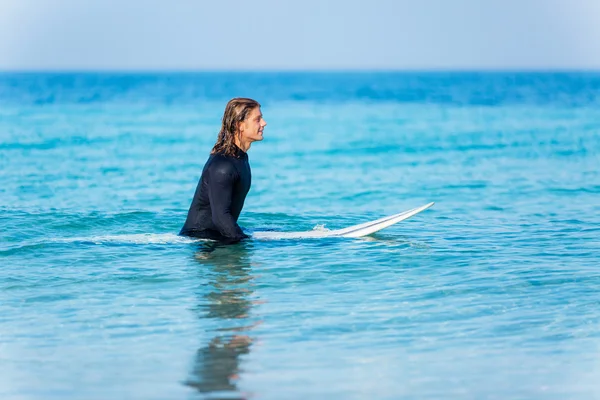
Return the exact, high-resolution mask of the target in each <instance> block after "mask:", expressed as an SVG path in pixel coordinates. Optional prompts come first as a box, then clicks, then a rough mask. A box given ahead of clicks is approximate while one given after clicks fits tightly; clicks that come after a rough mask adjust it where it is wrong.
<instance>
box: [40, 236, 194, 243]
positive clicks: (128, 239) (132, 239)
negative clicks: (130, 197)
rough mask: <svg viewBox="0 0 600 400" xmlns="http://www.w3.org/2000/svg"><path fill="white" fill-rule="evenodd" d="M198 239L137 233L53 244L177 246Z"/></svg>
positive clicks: (77, 238) (68, 240)
mask: <svg viewBox="0 0 600 400" xmlns="http://www.w3.org/2000/svg"><path fill="white" fill-rule="evenodd" d="M198 240H199V239H194V238H188V237H184V236H179V235H175V234H173V233H162V234H159V233H138V234H124V235H101V236H92V237H73V238H55V239H51V240H50V241H51V242H53V243H92V244H178V243H194V242H197V241H198Z"/></svg>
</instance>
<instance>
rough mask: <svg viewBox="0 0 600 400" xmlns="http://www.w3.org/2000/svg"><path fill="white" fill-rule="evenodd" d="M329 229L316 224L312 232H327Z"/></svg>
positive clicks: (323, 225)
mask: <svg viewBox="0 0 600 400" xmlns="http://www.w3.org/2000/svg"><path fill="white" fill-rule="evenodd" d="M330 230H331V229H328V228H325V224H318V225H315V226H314V227H313V231H317V232H329V231H330Z"/></svg>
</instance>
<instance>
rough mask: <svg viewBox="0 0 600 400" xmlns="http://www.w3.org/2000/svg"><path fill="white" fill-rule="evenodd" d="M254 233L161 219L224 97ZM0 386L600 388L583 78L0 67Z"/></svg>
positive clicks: (406, 390)
mask: <svg viewBox="0 0 600 400" xmlns="http://www.w3.org/2000/svg"><path fill="white" fill-rule="evenodd" d="M234 96H249V97H254V98H256V99H257V100H259V101H260V102H261V103H262V105H263V114H264V116H265V119H266V121H267V122H268V126H267V128H266V129H265V140H264V141H263V142H260V143H255V144H254V145H253V146H252V148H251V149H250V152H249V158H250V163H251V166H252V172H253V182H252V189H251V191H250V193H249V196H248V198H247V200H246V204H245V208H244V211H243V212H242V216H241V218H240V221H239V222H240V224H241V225H242V226H244V227H245V228H246V229H247V230H248V231H253V230H254V231H255V230H266V229H268V230H281V231H298V230H310V229H322V228H323V227H324V228H329V229H334V228H341V227H344V226H347V225H351V224H356V223H360V222H363V221H366V220H369V219H374V218H377V217H380V216H384V215H387V214H393V213H397V212H400V211H403V210H406V209H409V208H413V207H417V206H420V205H423V204H426V203H427V202H430V201H435V202H436V205H435V206H434V207H433V208H432V209H429V210H427V211H425V212H423V213H422V214H419V215H417V216H415V217H413V218H411V219H409V220H407V221H405V222H402V223H400V224H398V225H395V226H393V227H391V228H388V229H386V230H384V231H381V232H380V233H378V234H377V235H376V236H373V237H369V238H364V239H318V240H279V241H264V240H263V241H261V240H253V241H252V240H251V241H247V242H245V243H241V244H238V245H234V246H229V247H217V248H216V249H215V248H214V247H213V246H210V244H208V243H202V242H194V241H192V240H189V239H186V238H181V237H178V236H177V235H176V233H177V232H178V231H179V229H180V227H181V225H182V223H183V221H184V219H185V215H186V212H187V208H188V206H189V203H190V201H191V197H192V195H193V191H194V189H195V185H196V183H197V180H198V177H199V175H200V172H201V168H202V166H203V164H204V161H205V160H206V158H207V156H208V152H209V151H210V148H211V147H212V145H213V144H214V141H215V138H216V133H217V131H218V129H219V126H220V118H221V116H222V113H223V109H224V106H225V103H226V102H227V100H228V99H229V98H231V97H234ZM0 139H1V140H0V263H1V268H0V398H2V399H108V398H110V399H202V398H247V397H251V398H253V399H281V398H286V399H308V398H318V399H325V398H326V399H367V398H377V399H398V398H414V399H422V398H455V399H465V398H472V399H482V398H488V399H506V398H544V399H568V398H571V399H592V398H600V389H599V388H598V383H597V382H598V378H599V377H600V361H599V360H600V358H599V356H600V307H599V306H600V269H599V264H600V200H599V199H600V171H599V166H600V74H594V73H585V74H584V73H562V74H550V73H546V74H541V73H540V74H533V73H448V74H445V73H331V74H325V73H256V74H251V73H203V74H154V75H153V74H146V75H143V74H7V73H5V74H1V75H0Z"/></svg>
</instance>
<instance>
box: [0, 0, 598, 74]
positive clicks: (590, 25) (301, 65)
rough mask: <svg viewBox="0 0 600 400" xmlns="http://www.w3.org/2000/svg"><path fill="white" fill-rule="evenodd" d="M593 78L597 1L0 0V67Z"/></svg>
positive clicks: (19, 68)
mask: <svg viewBox="0 0 600 400" xmlns="http://www.w3.org/2000/svg"><path fill="white" fill-rule="evenodd" d="M439 69H442V70H446V69H450V70H454V69H459V70H465V69H467V70H474V69H482V70H489V69H492V70H501V69H522V70H530V69H543V70H552V69H554V70H562V69H585V70H590V69H592V70H600V0H360V1H359V0H245V1H244V0H211V1H208V0H169V1H165V0H0V70H175V71H179V70H439Z"/></svg>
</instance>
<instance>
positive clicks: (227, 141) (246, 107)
mask: <svg viewBox="0 0 600 400" xmlns="http://www.w3.org/2000/svg"><path fill="white" fill-rule="evenodd" d="M256 107H260V104H259V103H258V102H257V101H256V100H252V99H247V98H244V97H236V98H235V99H231V100H229V102H228V103H227V106H225V112H224V113H223V122H222V124H221V131H220V132H219V137H218V138H217V143H215V145H214V147H213V149H212V151H211V154H215V153H219V154H224V155H227V156H235V155H236V154H237V149H236V147H237V146H236V145H235V138H236V136H237V135H238V134H239V132H238V127H239V124H240V122H242V121H245V120H246V118H247V117H248V114H250V112H251V111H252V110H254V109H255V108H256Z"/></svg>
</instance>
